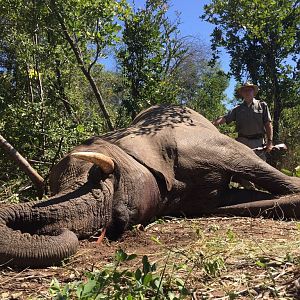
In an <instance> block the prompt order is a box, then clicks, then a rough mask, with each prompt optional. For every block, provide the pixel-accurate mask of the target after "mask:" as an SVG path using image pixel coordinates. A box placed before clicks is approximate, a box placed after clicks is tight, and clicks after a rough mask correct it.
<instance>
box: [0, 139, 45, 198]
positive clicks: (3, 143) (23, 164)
mask: <svg viewBox="0 0 300 300" xmlns="http://www.w3.org/2000/svg"><path fill="white" fill-rule="evenodd" d="M0 147H1V148H2V149H3V150H4V151H5V152H6V154H7V155H8V157H9V158H10V159H11V160H13V161H14V162H15V163H16V164H17V165H18V166H19V167H20V169H21V170H22V171H23V172H25V173H26V174H27V175H28V176H29V178H30V179H31V181H32V182H33V184H34V185H35V187H36V189H37V192H38V196H39V198H42V196H43V194H44V179H43V178H42V177H41V176H40V175H39V174H38V173H37V171H36V170H34V169H33V168H32V167H31V165H30V164H29V163H28V161H27V160H26V159H25V158H24V157H23V156H22V155H21V154H20V153H19V152H18V151H17V150H16V149H15V148H14V147H13V146H12V145H11V144H9V143H8V141H7V140H6V139H5V138H4V137H3V136H2V135H0Z"/></svg>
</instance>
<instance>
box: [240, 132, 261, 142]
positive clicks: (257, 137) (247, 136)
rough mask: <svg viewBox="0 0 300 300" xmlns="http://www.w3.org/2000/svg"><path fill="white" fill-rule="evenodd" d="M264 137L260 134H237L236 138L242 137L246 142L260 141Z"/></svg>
mask: <svg viewBox="0 0 300 300" xmlns="http://www.w3.org/2000/svg"><path fill="white" fill-rule="evenodd" d="M264 136H265V135H264V134H262V133H260V134H252V135H243V134H239V135H238V137H243V138H246V139H248V140H257V139H261V138H263V137H264Z"/></svg>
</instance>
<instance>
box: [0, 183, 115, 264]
mask: <svg viewBox="0 0 300 300" xmlns="http://www.w3.org/2000/svg"><path fill="white" fill-rule="evenodd" d="M112 196H113V183H112V182H110V181H107V182H104V183H100V184H97V185H90V184H86V185H83V186H81V187H78V188H77V189H76V191H73V192H64V193H62V194H60V195H56V196H54V197H53V198H51V199H49V200H47V201H43V202H30V203H23V204H18V205H9V206H7V207H5V208H3V209H1V210H0V265H5V264H8V265H16V266H23V267H25V266H26V267H27V266H30V267H44V266H50V265H53V264H57V263H59V262H60V261H61V260H62V259H64V258H66V257H69V256H70V255H72V254H74V253H75V252H76V250H77V247H78V238H86V237H89V236H91V235H93V234H95V233H96V232H97V231H98V230H99V229H100V228H103V227H107V226H108V225H109V223H110V221H111V214H112Z"/></svg>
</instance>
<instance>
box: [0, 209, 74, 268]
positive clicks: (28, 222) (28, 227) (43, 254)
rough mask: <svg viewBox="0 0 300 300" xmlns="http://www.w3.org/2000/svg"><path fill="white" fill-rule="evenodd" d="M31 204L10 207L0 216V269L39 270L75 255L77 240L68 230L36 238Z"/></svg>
mask: <svg viewBox="0 0 300 300" xmlns="http://www.w3.org/2000/svg"><path fill="white" fill-rule="evenodd" d="M33 205H34V203H26V204H21V205H14V206H13V205H11V206H8V207H6V208H5V209H2V210H1V212H0V265H17V266H20V267H28V266H29V267H42V266H49V265H52V264H57V263H59V262H60V261H61V260H62V259H64V258H65V257H68V256H70V255H72V254H74V253H75V252H76V250H77V247H78V239H77V236H76V235H75V234H74V233H73V232H72V231H70V230H68V229H60V230H59V231H57V232H56V233H55V235H38V234H35V233H34V232H35V230H34V225H35V224H34V221H33V220H32V206H33Z"/></svg>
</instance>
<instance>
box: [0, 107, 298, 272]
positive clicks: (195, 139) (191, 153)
mask: <svg viewBox="0 0 300 300" xmlns="http://www.w3.org/2000/svg"><path fill="white" fill-rule="evenodd" d="M77 151H94V152H99V153H102V154H105V155H107V156H109V157H111V158H112V159H113V161H114V163H115V169H114V171H113V173H112V174H109V175H105V174H104V173H103V172H102V170H101V169H100V168H99V167H98V166H96V165H94V164H93V163H90V162H86V161H83V160H80V159H78V158H75V157H72V156H70V155H67V156H65V157H64V158H63V159H62V160H61V161H60V162H59V163H58V164H57V165H56V166H55V167H54V168H53V170H52V172H51V175H50V187H51V193H52V195H53V196H52V197H51V198H50V199H49V200H47V201H43V202H33V203H25V204H19V205H10V206H8V207H5V208H3V209H2V210H0V264H5V265H6V264H10V265H17V266H31V267H38V266H48V265H51V264H56V263H59V262H60V261H61V260H62V259H63V258H65V257H68V256H70V255H72V254H74V253H75V252H76V249H77V245H78V239H83V238H88V237H91V236H93V235H97V234H99V230H100V229H101V228H107V235H108V236H109V237H111V238H117V237H118V236H119V235H120V234H122V232H124V231H125V230H126V229H128V228H130V226H132V225H134V224H138V223H142V224H145V223H147V222H149V221H151V220H152V219H153V218H155V217H159V216H163V215H186V216H202V215H208V214H214V215H235V216H257V215H262V216H266V217H275V218H299V217H300V194H296V193H299V192H300V180H299V179H298V178H291V177H288V176H286V175H284V174H282V173H281V172H279V171H278V170H276V169H274V168H273V167H271V166H270V165H268V164H266V163H265V162H263V161H262V160H260V159H259V158H258V157H257V156H256V155H255V154H254V153H253V152H252V151H251V150H250V149H249V148H247V147H246V146H244V145H242V144H240V143H238V142H236V141H234V140H232V139H231V138H229V137H227V136H225V135H222V134H220V133H219V131H218V130H217V129H216V128H215V127H214V126H213V125H212V124H211V123H210V122H209V121H208V120H206V119H205V118H204V117H202V116H201V115H199V114H198V113H196V112H194V111H192V110H190V109H187V108H182V107H178V106H160V107H159V106H156V107H152V108H150V109H148V110H146V111H144V112H142V113H141V114H140V115H138V116H137V118H136V119H135V120H134V121H133V123H132V126H131V127H129V128H127V129H123V130H120V131H116V132H112V133H108V134H106V135H104V136H102V137H93V138H91V139H89V140H87V141H86V142H85V143H84V144H82V145H80V146H78V147H76V148H75V149H74V150H73V151H72V152H77ZM72 152H71V153H72ZM233 175H237V176H238V177H240V178H245V179H248V180H251V181H252V182H254V183H255V184H257V185H258V186H260V187H262V188H263V189H264V190H266V191H267V192H266V193H263V192H258V191H246V190H238V189H229V187H228V184H229V182H230V178H231V177H232V176H233ZM292 194H294V195H292ZM281 195H288V196H284V197H279V196H281Z"/></svg>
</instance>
